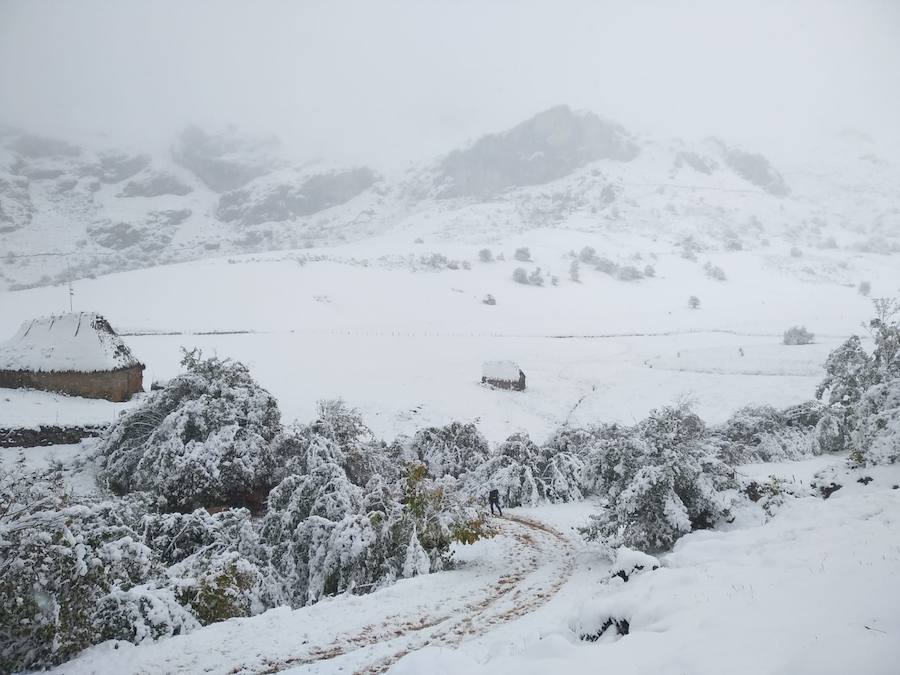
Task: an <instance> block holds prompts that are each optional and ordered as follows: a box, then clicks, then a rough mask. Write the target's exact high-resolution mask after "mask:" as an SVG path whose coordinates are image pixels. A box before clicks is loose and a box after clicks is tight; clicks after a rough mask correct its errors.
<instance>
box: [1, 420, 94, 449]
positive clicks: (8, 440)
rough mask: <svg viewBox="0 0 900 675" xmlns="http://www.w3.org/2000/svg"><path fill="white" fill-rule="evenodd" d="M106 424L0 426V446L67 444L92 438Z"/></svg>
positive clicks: (31, 446) (22, 446)
mask: <svg viewBox="0 0 900 675" xmlns="http://www.w3.org/2000/svg"><path fill="white" fill-rule="evenodd" d="M105 429H106V425H103V424H87V425H83V426H74V425H68V426H56V425H40V426H37V427H13V428H9V427H5V428H4V427H0V448H34V447H38V446H46V445H68V444H72V443H78V442H79V441H81V439H83V438H94V437H96V436H99V435H100V434H102V433H103V431H104V430H105Z"/></svg>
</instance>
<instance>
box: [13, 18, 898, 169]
mask: <svg viewBox="0 0 900 675" xmlns="http://www.w3.org/2000/svg"><path fill="white" fill-rule="evenodd" d="M898 30H900V5H898V4H897V3H895V2H892V1H891V0H864V1H862V2H853V3H846V2H837V1H831V0H824V1H816V0H798V1H795V2H790V3H783V2H774V1H772V0H766V1H763V2H755V3H722V2H717V1H715V0H701V1H700V2H692V3H682V2H677V3H676V2H671V3H656V2H640V3H631V2H628V3H617V2H609V1H600V2H587V1H573V0H564V1H563V2H560V3H553V4H552V6H551V5H549V4H548V3H541V2H535V1H534V0H524V1H512V0H507V1H500V2H491V3H483V2H476V1H473V0H463V1H462V2H454V3H437V2H388V3H369V2H342V3H332V2H302V3H295V2H260V3H240V2H234V1H231V0H223V1H218V2H213V1H207V2H192V3H180V2H169V1H162V2H147V3H140V2H115V3H108V2H100V1H94V0H87V1H85V2H79V3H55V2H44V1H42V0H38V1H28V2H21V1H17V0H7V1H6V2H4V3H2V6H0V91H2V92H3V108H2V118H3V119H2V121H5V122H7V123H9V124H14V125H16V126H19V127H22V128H26V129H28V130H30V131H33V132H36V133H41V134H44V135H54V136H61V137H63V138H72V139H82V140H83V139H85V137H88V136H91V135H103V136H107V137H109V138H111V139H113V140H115V142H116V143H117V144H119V145H122V144H130V143H136V144H139V145H142V146H144V145H147V143H148V142H153V143H156V144H158V145H167V144H169V143H170V142H171V138H172V137H173V136H174V135H175V134H176V133H177V132H178V131H179V130H180V129H182V128H183V127H184V126H185V125H187V124H189V123H193V124H197V125H198V126H200V127H201V128H208V129H209V128H211V129H221V128H224V127H225V126H227V125H229V124H233V125H235V126H236V127H238V128H240V129H244V130H246V131H248V132H249V133H252V134H254V135H257V136H268V135H272V134H274V135H276V136H277V137H278V138H280V139H281V140H282V142H283V143H284V144H285V145H286V146H287V148H288V150H289V152H290V154H291V155H292V156H293V157H295V158H296V159H298V160H306V159H309V158H313V157H319V156H322V157H325V158H328V159H335V160H338V161H341V162H348V163H353V164H357V163H362V164H368V165H374V166H376V167H378V168H386V167H390V166H403V165H405V164H406V163H407V162H409V161H421V160H423V159H426V158H428V157H431V156H434V155H437V154H441V153H444V152H447V151H448V150H449V149H451V148H454V147H457V146H459V145H462V144H464V143H466V142H468V141H471V140H474V139H476V138H478V137H480V136H481V135H483V134H484V133H486V132H488V131H491V130H497V129H505V128H509V127H512V126H513V125H515V124H517V123H518V122H520V121H522V120H524V119H526V118H528V117H530V116H531V115H533V114H535V113H536V112H538V111H540V110H545V109H548V108H551V107H553V106H555V105H559V104H560V103H567V104H569V105H571V106H572V107H573V108H575V109H588V110H593V111H595V112H596V113H598V114H600V115H603V116H605V117H608V118H610V119H614V120H616V121H617V122H619V123H620V124H623V125H624V126H626V127H627V128H629V129H631V130H632V131H635V132H638V133H653V134H657V135H665V136H685V137H705V136H708V135H714V136H721V137H725V138H729V139H730V140H731V141H732V142H735V143H739V144H744V145H748V146H752V147H756V148H759V149H760V150H762V151H763V152H769V153H772V152H775V151H778V152H781V153H784V154H802V152H804V151H805V150H807V149H808V148H809V147H815V146H816V145H818V144H819V143H821V141H822V137H823V136H828V135H831V134H833V133H835V132H837V131H839V130H841V129H844V128H852V129H858V130H860V131H863V132H865V133H866V134H868V135H870V136H871V137H872V138H873V139H875V140H876V141H877V142H878V143H879V144H881V145H885V144H888V143H896V142H897V141H898V131H897V126H896V124H895V120H896V119H898V118H900V88H898V87H897V86H896V84H897V81H896V73H897V72H898V71H900V45H898V41H897V40H896V35H897V34H898Z"/></svg>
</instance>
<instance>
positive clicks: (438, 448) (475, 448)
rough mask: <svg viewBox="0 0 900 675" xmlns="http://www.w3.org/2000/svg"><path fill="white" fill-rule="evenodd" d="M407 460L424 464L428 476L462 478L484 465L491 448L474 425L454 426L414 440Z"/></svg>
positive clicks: (428, 430) (420, 433)
mask: <svg viewBox="0 0 900 675" xmlns="http://www.w3.org/2000/svg"><path fill="white" fill-rule="evenodd" d="M408 452H409V453H410V454H408V455H407V456H408V457H409V458H410V459H415V460H417V461H420V462H422V463H423V464H425V466H426V467H427V468H428V473H429V474H430V475H431V476H433V477H435V478H440V477H441V476H444V475H450V476H453V477H455V478H459V477H460V476H462V475H463V474H464V473H466V472H467V471H472V470H473V469H476V468H477V467H478V466H479V465H481V464H482V463H483V462H484V461H485V460H486V459H487V458H488V456H489V454H490V448H489V447H488V444H487V441H486V440H485V439H484V436H482V435H481V433H480V432H479V431H478V428H477V427H476V426H475V425H474V424H471V423H469V424H463V423H461V422H451V423H450V424H448V425H447V426H444V427H428V428H426V429H422V430H420V431H418V432H417V433H416V435H415V436H413V438H412V440H411V441H410V443H409V447H408Z"/></svg>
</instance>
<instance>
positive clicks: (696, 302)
mask: <svg viewBox="0 0 900 675" xmlns="http://www.w3.org/2000/svg"><path fill="white" fill-rule="evenodd" d="M688 307H690V308H691V309H699V307H700V298H698V297H697V296H696V295H692V296H691V297H689V298H688Z"/></svg>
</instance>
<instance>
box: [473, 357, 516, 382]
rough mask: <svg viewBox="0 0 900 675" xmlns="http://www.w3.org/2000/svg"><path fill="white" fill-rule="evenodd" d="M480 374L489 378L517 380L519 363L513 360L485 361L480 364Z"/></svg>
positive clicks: (507, 380)
mask: <svg viewBox="0 0 900 675" xmlns="http://www.w3.org/2000/svg"><path fill="white" fill-rule="evenodd" d="M481 376H482V377H486V378H487V379H489V380H503V381H506V382H517V381H518V379H519V365H518V364H517V363H516V362H515V361H485V362H484V363H483V364H481Z"/></svg>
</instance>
